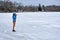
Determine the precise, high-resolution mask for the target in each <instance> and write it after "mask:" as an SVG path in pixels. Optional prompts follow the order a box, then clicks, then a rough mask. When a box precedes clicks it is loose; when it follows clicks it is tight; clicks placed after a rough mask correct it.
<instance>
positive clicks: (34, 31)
mask: <svg viewBox="0 0 60 40" xmlns="http://www.w3.org/2000/svg"><path fill="white" fill-rule="evenodd" d="M15 29H16V32H12V31H11V30H12V13H0V40H60V12H21V13H17V23H16V28H15Z"/></svg>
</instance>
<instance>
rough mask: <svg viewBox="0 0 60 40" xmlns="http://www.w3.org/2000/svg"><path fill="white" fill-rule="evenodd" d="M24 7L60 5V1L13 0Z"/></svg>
mask: <svg viewBox="0 0 60 40" xmlns="http://www.w3.org/2000/svg"><path fill="white" fill-rule="evenodd" d="M11 1H13V2H14V1H15V2H18V3H22V4H23V5H38V4H41V5H60V0H11Z"/></svg>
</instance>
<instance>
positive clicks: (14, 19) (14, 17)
mask: <svg viewBox="0 0 60 40" xmlns="http://www.w3.org/2000/svg"><path fill="white" fill-rule="evenodd" d="M16 16H17V15H16V13H13V16H12V18H13V29H12V31H13V32H15V29H14V28H15V25H16Z"/></svg>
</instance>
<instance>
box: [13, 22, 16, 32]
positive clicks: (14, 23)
mask: <svg viewBox="0 0 60 40" xmlns="http://www.w3.org/2000/svg"><path fill="white" fill-rule="evenodd" d="M15 25H16V22H13V31H15V29H14V28H15Z"/></svg>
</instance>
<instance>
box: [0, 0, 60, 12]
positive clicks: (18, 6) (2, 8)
mask: <svg viewBox="0 0 60 40" xmlns="http://www.w3.org/2000/svg"><path fill="white" fill-rule="evenodd" d="M37 11H42V12H44V11H45V12H46V11H56V12H57V11H60V6H56V5H49V6H45V5H41V4H38V6H34V5H29V6H24V5H23V4H22V3H16V2H12V1H9V0H6V1H2V0H0V12H37Z"/></svg>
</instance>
